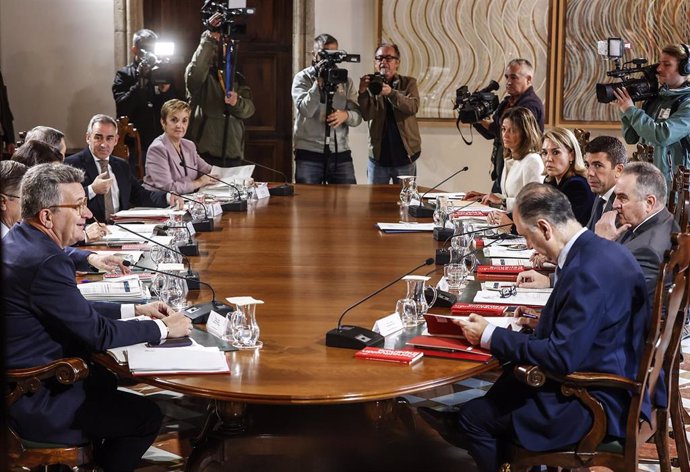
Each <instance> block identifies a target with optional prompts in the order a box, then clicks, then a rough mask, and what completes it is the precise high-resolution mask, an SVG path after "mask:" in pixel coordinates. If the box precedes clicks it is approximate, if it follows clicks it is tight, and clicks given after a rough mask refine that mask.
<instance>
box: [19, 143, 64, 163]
mask: <svg viewBox="0 0 690 472" xmlns="http://www.w3.org/2000/svg"><path fill="white" fill-rule="evenodd" d="M63 159H64V158H63V156H62V154H61V153H60V151H59V150H58V149H57V148H55V147H53V146H51V145H50V144H47V143H44V142H42V141H36V140H31V141H27V142H25V143H24V144H22V145H21V146H19V147H18V148H17V150H16V151H14V154H12V160H13V161H17V162H20V163H22V164H24V165H25V166H26V167H33V166H36V165H38V164H53V163H62V161H63Z"/></svg>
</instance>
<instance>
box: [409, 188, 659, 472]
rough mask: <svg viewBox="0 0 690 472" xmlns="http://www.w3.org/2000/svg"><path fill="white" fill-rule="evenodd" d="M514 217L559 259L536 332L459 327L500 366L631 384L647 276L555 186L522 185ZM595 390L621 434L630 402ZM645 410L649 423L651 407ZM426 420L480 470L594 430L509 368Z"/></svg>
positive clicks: (577, 406) (572, 407) (475, 318)
mask: <svg viewBox="0 0 690 472" xmlns="http://www.w3.org/2000/svg"><path fill="white" fill-rule="evenodd" d="M513 215H514V216H515V225H516V226H517V230H518V232H519V233H520V234H521V235H523V236H524V237H525V238H526V240H527V243H528V245H529V246H530V247H532V248H534V249H537V250H538V251H539V252H540V253H542V254H545V255H547V256H548V257H549V258H550V259H551V260H554V261H557V264H558V269H557V270H558V273H557V274H558V275H557V277H556V284H555V286H554V289H553V292H552V294H551V296H550V297H549V300H548V302H547V304H546V306H545V307H544V309H543V310H542V312H541V318H540V319H539V323H538V325H537V326H536V329H535V331H534V334H531V335H528V334H524V333H520V332H515V331H509V330H507V329H505V328H499V327H493V326H491V325H489V324H488V323H487V321H486V320H485V319H484V318H483V317H481V316H479V315H475V314H472V315H470V317H469V319H468V321H461V322H459V323H458V324H460V325H461V326H462V330H463V333H464V334H465V336H466V337H467V339H468V340H469V341H470V342H471V343H472V344H481V346H482V347H483V348H486V349H490V350H491V353H492V354H493V355H494V356H495V357H497V358H498V360H499V361H500V362H501V363H504V364H505V363H529V364H535V365H538V366H540V367H542V368H543V369H545V370H547V371H550V372H554V373H557V374H563V375H565V374H568V373H571V372H574V371H590V372H603V373H612V374H616V375H621V376H625V377H628V378H631V379H632V378H634V377H635V375H636V370H637V367H638V365H639V359H640V356H641V353H642V348H643V344H644V336H645V329H646V325H647V322H648V320H649V304H648V301H647V295H646V286H645V280H644V276H643V274H642V271H641V269H640V267H639V265H638V264H637V262H636V261H635V259H634V258H633V257H632V255H631V254H630V252H629V251H628V250H626V249H625V248H623V247H622V246H621V245H619V244H616V243H613V242H611V241H607V240H604V239H601V238H599V237H598V236H596V235H595V234H593V233H592V232H590V231H586V229H585V228H583V227H582V226H581V225H580V224H579V223H578V222H577V220H576V219H575V216H574V214H573V212H572V209H571V207H570V204H569V203H568V199H567V198H566V197H565V195H563V194H562V193H561V192H559V191H558V190H556V189H555V188H553V187H551V186H549V185H543V184H536V183H533V184H528V185H526V186H525V187H524V188H523V189H522V190H521V191H520V193H519V194H518V196H517V199H516V202H515V211H514V213H513ZM518 314H519V312H518ZM592 393H593V395H594V396H596V397H597V399H598V400H599V401H601V402H602V403H603V405H604V409H605V410H606V414H607V419H608V425H607V434H608V435H609V436H611V437H613V438H623V437H625V424H626V418H625V412H626V411H627V408H628V403H629V397H628V395H627V394H626V393H625V392H621V391H615V390H611V389H606V388H601V389H598V390H594V391H592ZM642 411H643V412H644V415H645V416H646V418H645V419H648V418H649V413H650V405H649V404H646V405H643V408H642ZM420 414H422V416H423V417H424V418H425V419H427V420H428V421H429V422H430V423H431V424H432V425H434V426H435V427H437V429H439V430H441V433H442V434H444V435H445V436H446V437H449V438H451V439H454V440H457V444H458V445H462V446H463V447H465V448H466V449H467V450H468V452H469V453H470V455H471V456H472V457H473V458H474V459H475V461H476V462H477V465H478V468H479V470H480V471H482V472H495V471H496V470H498V468H499V466H500V465H501V463H502V461H503V459H504V458H503V452H504V451H505V448H506V446H507V445H508V444H510V443H511V442H519V443H520V444H522V445H523V446H524V447H526V448H527V449H529V450H534V451H546V450H550V449H557V448H560V447H564V446H567V445H569V444H573V443H576V442H578V441H579V440H580V439H582V437H583V436H584V434H585V433H586V432H587V431H588V430H589V428H590V427H591V423H592V418H591V416H590V414H589V410H587V408H586V407H585V406H583V405H582V403H580V401H579V400H578V399H577V398H575V397H566V396H564V395H563V394H562V393H561V391H560V389H559V388H558V387H557V386H552V385H550V384H549V383H548V382H547V383H546V385H544V387H542V388H541V389H533V388H531V387H528V386H527V385H525V384H523V383H521V382H519V381H518V380H517V379H516V378H515V377H514V375H513V374H512V367H510V368H508V369H506V370H505V371H504V373H503V375H502V376H501V377H500V378H499V379H498V380H497V381H496V383H495V384H494V385H493V387H491V389H490V390H489V391H488V392H487V394H486V395H485V396H484V397H481V398H477V399H474V400H471V401H469V402H467V403H465V404H464V405H462V407H460V409H459V410H458V411H455V412H439V411H436V410H431V409H421V408H420ZM564 425H567V427H563V426H564ZM454 442H455V441H454Z"/></svg>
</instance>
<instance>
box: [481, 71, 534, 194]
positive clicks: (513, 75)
mask: <svg viewBox="0 0 690 472" xmlns="http://www.w3.org/2000/svg"><path fill="white" fill-rule="evenodd" d="M504 77H505V79H506V93H507V94H508V95H507V96H506V97H505V98H504V99H503V101H502V102H501V103H499V104H498V107H497V108H496V111H495V112H494V114H493V115H492V117H491V118H485V119H484V120H482V121H480V122H478V123H474V124H473V125H472V126H474V129H476V130H477V131H478V132H479V134H481V135H482V136H484V138H486V139H493V140H494V146H493V150H492V152H491V164H492V170H491V179H492V180H493V181H494V185H493V188H492V189H491V191H492V192H493V193H501V173H502V172H503V141H502V140H501V116H503V113H505V111H506V110H508V109H509V108H513V107H525V108H527V109H528V110H529V111H531V112H532V114H533V115H534V118H535V119H536V120H537V124H538V125H539V130H540V131H541V132H542V133H543V132H544V104H543V103H542V101H541V99H540V98H539V96H538V95H537V94H536V92H535V91H534V87H533V86H532V80H533V79H534V67H533V66H532V63H531V62H530V61H528V60H527V59H513V60H512V61H510V62H509V63H508V66H507V67H506V70H505V74H504Z"/></svg>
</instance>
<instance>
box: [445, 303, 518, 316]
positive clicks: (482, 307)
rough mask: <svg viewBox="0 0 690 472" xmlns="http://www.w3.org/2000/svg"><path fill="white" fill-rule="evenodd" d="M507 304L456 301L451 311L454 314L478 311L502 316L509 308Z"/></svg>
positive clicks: (483, 314) (483, 313)
mask: <svg viewBox="0 0 690 472" xmlns="http://www.w3.org/2000/svg"><path fill="white" fill-rule="evenodd" d="M507 308H508V307H507V306H506V305H494V304H490V303H456V304H454V305H453V306H452V307H450V312H451V313H452V314H454V315H460V316H467V315H469V314H470V313H476V314H478V315H482V316H502V315H504V314H505V312H506V311H514V310H508V309H507Z"/></svg>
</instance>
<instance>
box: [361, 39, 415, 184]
mask: <svg viewBox="0 0 690 472" xmlns="http://www.w3.org/2000/svg"><path fill="white" fill-rule="evenodd" d="M398 66H400V50H399V49H398V46H397V45H395V44H388V43H383V44H381V45H380V46H379V47H378V49H377V50H376V54H375V56H374V68H375V69H376V72H377V73H378V74H380V77H377V76H374V75H372V74H367V75H365V76H363V77H362V78H361V79H360V80H359V96H358V99H357V101H358V103H359V108H360V110H361V111H362V117H363V118H364V119H365V120H366V121H368V122H369V166H368V168H367V176H368V182H369V183H370V184H387V183H391V182H392V183H397V177H398V176H400V175H417V165H416V163H415V161H416V160H417V159H418V158H419V155H420V153H421V151H422V139H421V137H420V135H419V125H418V124H417V117H416V115H417V110H418V109H419V90H418V89H417V79H415V78H414V77H406V76H403V75H399V74H398ZM381 79H382V81H383V83H382V84H381V83H380V80H381ZM376 82H379V83H376Z"/></svg>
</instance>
